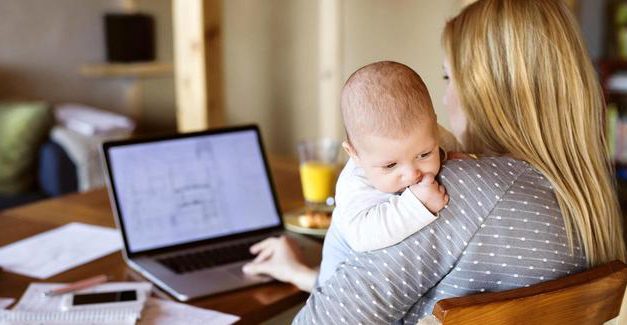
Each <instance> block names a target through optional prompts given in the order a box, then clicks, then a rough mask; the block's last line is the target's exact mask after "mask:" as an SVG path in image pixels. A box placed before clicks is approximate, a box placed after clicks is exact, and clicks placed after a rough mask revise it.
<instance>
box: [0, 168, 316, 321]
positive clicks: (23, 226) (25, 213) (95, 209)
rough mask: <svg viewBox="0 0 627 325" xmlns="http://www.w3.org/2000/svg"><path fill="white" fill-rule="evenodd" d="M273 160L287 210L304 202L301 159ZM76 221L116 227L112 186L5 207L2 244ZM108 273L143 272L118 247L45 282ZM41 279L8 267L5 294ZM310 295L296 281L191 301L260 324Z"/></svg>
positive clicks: (123, 276) (119, 277) (120, 277)
mask: <svg viewBox="0 0 627 325" xmlns="http://www.w3.org/2000/svg"><path fill="white" fill-rule="evenodd" d="M270 165H271V170H272V175H273V179H274V184H275V189H276V191H277V192H278V195H279V202H280V205H281V209H282V211H289V210H292V209H295V208H298V207H299V206H301V205H302V204H303V198H302V191H301V188H300V181H299V177H298V169H297V164H296V162H295V161H293V160H290V159H285V158H273V159H270ZM74 221H78V222H84V223H88V224H94V225H100V226H108V227H115V225H114V220H113V215H112V212H111V207H110V205H109V199H108V196H107V192H106V190H105V189H98V190H95V191H91V192H87V193H81V194H71V195H67V196H64V197H60V198H55V199H50V200H45V201H40V202H37V203H33V204H28V205H24V206H21V207H17V208H14V209H10V210H5V211H2V212H0V246H2V245H6V244H9V243H12V242H15V241H18V240H20V239H24V238H26V237H29V236H32V235H35V234H37V233H40V232H43V231H47V230H50V229H53V228H56V227H58V226H60V225H64V224H66V223H69V222H74ZM102 273H104V274H107V275H109V276H111V277H112V279H113V281H129V280H137V279H138V277H140V276H139V275H138V274H137V273H136V272H134V271H132V270H131V269H129V268H128V267H127V266H126V264H125V263H124V261H123V259H122V253H121V252H117V253H113V254H110V255H107V256H105V257H103V258H100V259H98V260H96V261H93V262H90V263H87V264H84V265H82V266H80V267H77V268H74V269H71V270H68V271H66V272H63V273H61V274H59V275H56V276H53V277H51V278H49V279H46V280H45V281H46V282H73V281H77V280H80V279H83V278H87V277H90V276H94V275H98V274H102ZM139 279H141V278H139ZM37 281H41V280H38V279H33V278H29V277H26V276H21V275H17V274H14V273H9V272H6V271H5V272H2V273H0V297H12V298H16V299H18V298H19V297H20V296H21V295H22V293H23V292H24V291H25V290H26V288H27V287H28V285H29V284H30V283H31V282H37ZM157 295H159V296H162V297H167V298H169V296H167V295H166V294H165V293H161V292H157ZM306 298H307V294H306V293H304V292H301V291H299V290H298V289H297V288H296V287H294V286H292V285H289V284H285V283H279V282H273V283H269V284H265V285H259V286H255V287H250V288H245V289H241V290H237V291H232V292H227V293H223V294H218V295H214V296H210V297H208V298H204V299H199V300H195V301H193V302H191V304H192V305H194V306H198V307H204V308H208V309H213V310H218V311H222V312H225V313H229V314H234V315H238V316H240V317H241V318H242V319H241V323H243V324H254V323H259V322H261V321H263V320H266V319H269V318H271V317H272V316H274V315H276V314H278V313H281V312H283V311H285V310H287V309H289V308H290V307H293V306H295V305H296V304H298V303H301V302H303V301H305V299H306Z"/></svg>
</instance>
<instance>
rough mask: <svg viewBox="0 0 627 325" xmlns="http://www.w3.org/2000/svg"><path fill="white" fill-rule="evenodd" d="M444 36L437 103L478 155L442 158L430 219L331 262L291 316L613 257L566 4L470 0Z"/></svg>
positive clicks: (387, 303)
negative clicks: (442, 205) (444, 199)
mask: <svg viewBox="0 0 627 325" xmlns="http://www.w3.org/2000/svg"><path fill="white" fill-rule="evenodd" d="M443 44H444V48H445V51H446V54H447V60H445V71H446V75H447V76H448V79H449V81H448V89H447V93H446V96H445V104H446V105H447V107H448V108H449V110H450V111H451V115H452V116H460V117H463V118H462V119H461V122H462V123H457V124H454V127H456V128H455V129H456V131H457V134H460V135H463V136H462V140H464V142H465V143H466V145H467V148H468V149H469V151H471V152H477V153H481V154H482V155H484V156H486V158H482V159H479V160H452V161H448V162H447V163H446V164H445V167H444V169H443V172H442V175H441V181H442V183H443V184H444V185H445V186H446V188H447V192H448V193H449V195H450V197H451V200H450V203H449V206H448V208H447V209H444V210H443V211H442V212H441V213H440V218H438V220H436V221H435V222H433V223H432V225H430V226H429V227H427V228H425V229H423V230H421V231H420V232H418V233H416V234H414V235H412V236H411V237H409V238H407V239H406V240H405V241H403V242H402V243H400V244H398V245H397V246H395V247H392V248H389V249H386V250H383V251H376V252H371V253H366V254H355V256H354V259H350V260H347V261H346V262H345V263H344V264H343V265H342V266H340V267H339V268H338V269H337V270H331V271H330V272H333V275H332V276H331V277H330V278H329V280H328V281H326V282H325V283H324V284H323V285H321V286H319V287H317V288H316V289H315V290H314V291H313V292H312V295H311V297H310V299H309V300H308V302H307V305H306V306H305V308H304V309H303V310H302V311H301V312H300V314H299V315H298V317H297V319H296V322H298V323H313V322H315V323H334V322H341V321H346V322H349V323H359V322H364V323H367V322H374V323H381V322H390V321H394V320H398V319H404V320H406V321H408V322H412V321H416V320H417V319H418V318H420V317H422V316H424V315H426V314H428V313H430V312H431V309H432V308H433V305H434V304H435V302H436V301H437V300H440V299H444V298H448V297H451V296H461V295H468V294H472V293H476V292H483V291H501V290H507V289H512V288H517V287H522V286H528V285H531V284H534V283H537V282H542V281H546V280H550V279H554V278H558V277H562V276H565V275H567V274H571V273H574V272H579V271H581V270H583V269H585V268H586V267H589V266H594V265H598V264H602V263H605V262H608V261H611V260H616V259H619V260H624V259H625V247H624V241H623V237H622V226H621V220H620V218H621V217H620V209H619V207H618V203H617V198H616V195H615V192H614V189H613V182H612V180H613V171H612V167H611V162H610V161H609V158H608V154H607V151H606V145H605V139H604V132H603V115H604V114H603V112H604V109H605V107H604V102H603V98H602V96H601V92H600V89H599V85H598V82H597V80H596V76H595V72H594V70H593V68H592V65H591V63H590V59H589V58H588V56H587V54H586V50H585V47H584V45H583V43H582V41H581V37H580V36H579V35H578V33H577V31H576V23H575V20H574V19H573V17H572V15H571V13H570V11H569V10H568V8H567V7H566V6H565V5H564V4H563V3H562V1H559V0H534V1H529V0H480V1H478V2H476V3H474V4H472V5H470V6H468V7H467V8H466V9H464V10H463V11H462V12H461V13H460V14H459V15H458V16H456V17H455V18H453V19H452V20H451V21H449V22H448V23H447V25H446V27H445V30H444V33H443ZM333 238H334V236H333V228H332V229H330V231H329V235H328V236H327V239H326V240H334V239H333ZM275 243H276V242H275ZM265 254H266V256H269V257H270V258H269V260H266V263H267V264H266V265H272V263H273V261H274V260H275V255H272V254H271V253H267V251H266V253H265ZM278 256H279V254H277V255H276V257H278ZM283 256H285V255H283ZM263 263H264V262H260V261H257V263H255V264H254V265H256V264H263ZM275 266H276V264H275ZM322 271H323V272H327V271H326V270H324V269H323V270H322ZM269 273H270V274H272V272H269ZM305 273H306V272H305Z"/></svg>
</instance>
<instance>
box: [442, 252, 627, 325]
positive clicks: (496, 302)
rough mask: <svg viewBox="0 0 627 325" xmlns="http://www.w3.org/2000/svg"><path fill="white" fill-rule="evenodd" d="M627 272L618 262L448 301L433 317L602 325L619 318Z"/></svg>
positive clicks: (449, 324)
mask: <svg viewBox="0 0 627 325" xmlns="http://www.w3.org/2000/svg"><path fill="white" fill-rule="evenodd" d="M626 284H627V267H626V266H625V264H624V263H623V262H620V261H613V262H610V263H608V264H605V265H602V266H598V267H595V268H592V269H590V270H588V271H585V272H582V273H578V274H574V275H570V276H567V277H564V278H561V279H557V280H552V281H547V282H543V283H539V284H536V285H533V286H530V287H527V288H520V289H514V290H508V291H502V292H491V293H481V294H476V295H471V296H466V297H458V298H450V299H443V300H440V301H438V302H437V303H436V305H435V307H434V309H433V315H434V316H435V317H436V318H437V319H439V320H440V322H442V324H443V325H454V324H481V325H487V324H490V325H492V324H602V323H603V322H605V321H608V320H610V319H612V318H615V317H616V316H618V313H619V312H620V307H621V302H622V300H623V295H624V293H625V286H626Z"/></svg>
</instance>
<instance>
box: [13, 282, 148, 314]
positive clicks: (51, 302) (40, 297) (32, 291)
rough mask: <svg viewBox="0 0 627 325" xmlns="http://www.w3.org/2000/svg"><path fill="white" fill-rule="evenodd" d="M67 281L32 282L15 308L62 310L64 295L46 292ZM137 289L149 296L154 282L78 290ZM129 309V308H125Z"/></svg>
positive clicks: (25, 309) (113, 284)
mask: <svg viewBox="0 0 627 325" xmlns="http://www.w3.org/2000/svg"><path fill="white" fill-rule="evenodd" d="M65 285H67V284H65V283H31V285H30V286H28V289H26V292H24V294H23V295H22V298H21V299H20V301H19V302H18V303H17V305H15V307H14V308H13V310H21V311H61V306H62V304H63V295H58V296H45V295H44V293H45V292H46V291H49V290H53V289H57V288H60V287H63V286H65ZM133 289H134V290H137V291H142V292H144V293H145V296H146V297H148V296H149V295H150V292H151V290H152V284H151V283H150V282H109V283H104V284H101V285H98V286H95V287H91V288H86V289H84V290H80V291H77V292H80V293H87V292H105V291H121V290H133ZM142 307H143V304H142V306H139V308H138V309H137V308H133V310H135V311H137V312H139V311H141V308H142ZM125 309H127V308H125Z"/></svg>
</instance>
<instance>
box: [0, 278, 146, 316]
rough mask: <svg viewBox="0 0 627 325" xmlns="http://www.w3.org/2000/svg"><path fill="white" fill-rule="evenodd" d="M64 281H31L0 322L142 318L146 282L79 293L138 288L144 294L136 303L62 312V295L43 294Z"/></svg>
mask: <svg viewBox="0 0 627 325" xmlns="http://www.w3.org/2000/svg"><path fill="white" fill-rule="evenodd" d="M65 285H66V284H63V283H33V284H31V285H30V286H29V287H28V289H27V290H26V292H25V293H24V294H23V295H22V298H21V299H20V301H19V302H18V303H17V305H16V306H15V307H14V308H13V310H10V311H9V310H1V311H0V324H135V322H136V321H137V320H138V319H139V318H140V317H141V313H142V310H143V308H144V305H145V303H146V297H148V296H149V295H150V292H151V291H152V284H150V283H149V282H111V283H105V284H102V285H99V286H97V287H94V288H89V289H85V290H82V291H81V293H88V292H107V291H121V290H137V292H138V296H139V297H143V299H141V300H139V301H138V302H137V304H136V305H132V306H128V305H125V307H115V306H114V305H112V306H111V307H107V308H97V309H84V310H68V311H63V299H64V297H63V296H52V297H50V296H45V295H44V293H45V292H46V291H49V290H52V289H56V288H59V287H63V286H65Z"/></svg>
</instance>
